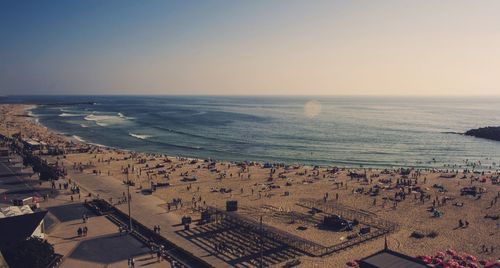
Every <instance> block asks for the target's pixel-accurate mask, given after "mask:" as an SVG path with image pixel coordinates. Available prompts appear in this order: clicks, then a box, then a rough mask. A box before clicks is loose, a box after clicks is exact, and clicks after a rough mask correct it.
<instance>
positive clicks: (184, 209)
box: [0, 104, 500, 267]
mask: <svg viewBox="0 0 500 268" xmlns="http://www.w3.org/2000/svg"><path fill="white" fill-rule="evenodd" d="M33 108H34V107H33V106H30V105H21V104H19V105H11V104H4V105H0V134H2V135H4V136H7V137H12V136H13V135H15V134H16V133H20V137H21V138H22V139H23V140H30V141H33V142H34V143H37V144H38V145H41V146H42V147H44V148H57V149H58V150H61V151H63V152H64V153H63V154H60V155H53V156H51V155H49V154H46V155H43V156H42V158H43V159H45V160H47V161H48V162H49V163H53V164H54V165H55V166H58V167H59V168H61V169H63V170H64V171H65V173H66V175H65V177H67V178H75V181H76V182H77V183H82V184H85V183H87V184H88V185H89V186H92V187H95V189H98V188H99V184H98V183H96V182H98V181H102V183H103V184H104V183H106V182H108V181H115V182H116V183H118V184H119V183H122V184H123V182H124V181H126V180H128V181H131V182H132V183H133V187H132V188H133V191H134V192H135V193H136V194H137V195H152V196H153V197H154V198H156V199H155V200H160V201H159V202H158V203H155V204H151V206H155V207H159V208H161V210H162V211H164V213H166V214H167V215H168V219H169V220H170V221H171V222H170V223H171V224H170V225H171V226H168V227H169V228H172V230H175V231H176V232H172V235H174V234H175V233H176V234H182V231H181V230H182V226H181V227H179V226H177V227H173V226H172V225H176V224H179V223H180V222H181V219H182V217H184V216H190V217H192V219H193V220H198V219H199V218H200V211H201V210H203V208H206V207H214V208H217V209H221V210H225V209H226V201H230V200H234V201H237V202H238V211H237V213H238V215H241V216H242V217H246V218H249V219H252V220H255V221H258V220H259V219H260V217H262V221H263V223H264V224H265V225H267V226H271V227H273V228H277V229H279V230H282V231H285V232H287V233H290V234H292V235H294V236H297V237H299V238H301V239H306V240H310V241H314V242H315V243H317V244H319V245H322V246H325V247H328V246H331V245H335V244H337V243H341V242H343V241H346V240H348V237H349V236H350V235H352V234H355V233H357V232H359V228H361V227H363V225H362V224H361V225H359V226H358V227H356V228H354V230H351V231H344V232H334V231H331V230H325V229H321V228H318V222H321V221H322V214H317V215H314V214H311V213H310V209H311V208H307V207H306V206H304V205H303V204H306V203H307V202H308V201H310V200H315V201H319V202H320V203H323V204H341V205H342V206H345V207H347V208H352V209H355V210H357V211H360V212H363V213H367V215H371V217H374V218H377V219H381V220H384V221H387V222H390V223H391V224H393V225H394V227H395V228H394V230H391V231H390V232H388V233H387V234H386V235H384V236H380V237H377V238H374V239H371V240H369V241H366V242H363V243H359V244H357V245H355V246H353V247H349V248H347V249H345V250H341V251H338V252H334V253H331V254H328V255H326V256H324V257H321V258H313V257H309V256H303V255H299V256H297V258H298V259H299V260H301V262H302V263H301V265H302V266H301V267H311V266H313V265H318V266H319V267H342V266H344V265H345V264H346V263H347V262H348V261H351V260H357V259H361V258H363V257H365V256H367V255H370V254H372V253H375V252H377V251H380V250H381V249H383V247H384V238H383V237H386V238H387V244H388V246H389V248H390V249H392V250H395V251H398V252H402V253H404V254H408V255H410V256H419V255H433V254H435V253H436V252H438V251H445V250H447V249H454V250H456V251H458V252H465V253H468V254H473V255H475V256H478V257H480V258H482V259H493V260H496V259H498V257H499V256H500V240H499V239H498V237H499V232H500V229H499V228H498V224H499V220H498V215H499V214H500V204H497V199H499V195H500V185H499V184H494V183H493V182H494V181H495V178H496V180H498V175H499V172H498V170H497V169H495V167H493V168H491V169H488V168H487V167H484V166H482V169H481V171H477V172H474V171H473V170H472V169H473V167H474V166H475V165H476V163H475V162H474V163H472V162H471V163H470V165H463V164H462V165H461V167H462V168H460V169H458V168H454V166H450V168H449V169H448V168H432V169H430V168H427V169H423V168H422V169H411V168H409V167H405V168H398V169H376V168H354V167H341V166H339V167H333V166H324V165H322V166H314V165H299V164H296V165H285V164H273V163H262V162H251V161H247V162H242V161H233V162H231V161H217V160H210V159H196V158H192V157H190V158H187V157H179V156H175V155H162V154H154V153H144V152H136V151H130V150H122V149H116V148H110V147H106V146H102V145H101V146H99V145H93V144H87V143H85V142H83V141H84V140H83V139H81V138H78V137H68V136H65V135H62V134H58V133H55V132H54V131H51V130H50V129H48V128H47V127H45V126H43V125H41V124H40V123H38V122H36V121H35V120H34V118H33V117H31V116H29V114H28V113H29V111H30V110H31V109H33ZM135 135H136V136H137V134H135ZM136 138H147V137H145V136H140V137H136ZM381 157H383V156H381ZM488 160H491V159H485V160H484V161H485V162H486V161H488ZM459 164H460V163H457V167H458V165H459ZM406 168H409V169H406ZM464 169H465V170H464ZM89 176H92V177H93V179H92V180H90V179H86V178H88V177H89ZM76 178H80V179H76ZM79 180H80V181H81V182H80V181H79ZM464 187H476V188H475V189H480V190H478V191H479V192H480V193H478V194H475V195H474V196H473V195H468V194H465V195H462V193H461V190H462V189H463V188H464ZM375 192H376V193H375ZM101 194H102V197H103V198H106V199H107V200H109V201H110V202H111V203H117V202H119V201H120V199H121V198H123V197H124V195H125V194H124V193H123V194H122V193H121V192H119V191H108V192H102V193H101ZM174 199H175V200H174ZM300 204H302V205H300ZM142 205H144V206H147V202H144V203H143V204H142ZM122 206H123V205H122ZM430 208H434V210H436V211H437V212H436V213H435V212H434V211H433V212H431V211H429V210H430ZM491 215H493V216H495V215H496V216H497V218H496V219H492V218H490V217H485V216H491ZM141 216H142V217H148V215H147V214H145V215H141ZM138 220H141V219H138ZM459 222H467V226H459ZM167 225H168V224H167ZM192 228H193V229H194V230H196V228H195V227H194V226H193V227H192ZM415 231H417V232H419V233H423V234H425V235H428V234H430V233H433V234H435V236H434V235H433V236H434V237H432V236H425V237H423V238H414V237H411V234H412V233H413V232H415ZM175 239H177V240H179V241H180V240H183V238H182V235H179V237H176V238H175ZM184 244H185V245H187V247H192V248H196V247H199V246H197V245H196V244H195V243H189V241H186V242H185V243H184ZM213 246H214V245H210V244H209V245H207V247H208V248H210V247H213ZM483 246H484V247H483ZM485 247H486V248H487V249H488V251H487V252H486V251H485V250H484V248H485ZM491 249H493V252H491ZM205 250H207V249H205ZM228 251H229V253H227V254H221V255H224V256H222V257H220V259H222V260H224V261H225V262H227V263H230V262H231V260H233V259H238V258H237V257H236V254H233V253H231V250H228ZM242 263H246V262H244V261H242ZM276 265H278V263H277V264H276Z"/></svg>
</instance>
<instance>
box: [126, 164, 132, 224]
mask: <svg viewBox="0 0 500 268" xmlns="http://www.w3.org/2000/svg"><path fill="white" fill-rule="evenodd" d="M127 195H128V196H127V201H128V230H129V231H130V232H132V215H131V213H130V180H129V178H128V169H127Z"/></svg>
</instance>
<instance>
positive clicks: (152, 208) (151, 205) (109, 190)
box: [65, 162, 231, 268]
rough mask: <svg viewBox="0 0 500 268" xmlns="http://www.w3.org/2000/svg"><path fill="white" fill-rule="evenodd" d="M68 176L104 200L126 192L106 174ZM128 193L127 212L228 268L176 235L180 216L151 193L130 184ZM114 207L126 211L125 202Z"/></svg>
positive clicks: (116, 197) (167, 237) (125, 188)
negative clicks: (129, 207)
mask: <svg viewBox="0 0 500 268" xmlns="http://www.w3.org/2000/svg"><path fill="white" fill-rule="evenodd" d="M65 164H66V165H67V166H71V163H68V162H67V163H65ZM68 178H71V179H72V180H74V181H75V182H76V183H77V184H78V185H80V186H81V187H82V188H84V189H85V190H86V191H89V192H91V193H93V194H99V197H101V198H104V199H109V198H110V197H112V198H113V199H114V200H117V199H118V198H119V197H122V196H123V193H124V192H125V193H126V192H127V187H126V185H125V184H123V183H122V182H121V181H120V180H117V179H115V178H113V177H110V176H103V175H100V176H97V175H94V174H89V173H85V172H84V173H79V172H73V171H71V170H70V171H68ZM130 193H131V196H132V199H131V200H132V202H131V211H132V217H133V218H134V219H136V220H137V221H139V222H140V223H141V224H143V225H145V226H147V227H149V228H151V229H153V226H154V225H160V226H161V234H162V236H163V237H165V238H166V239H168V240H170V241H172V242H173V243H175V244H176V245H177V246H179V247H181V248H183V249H185V250H187V251H189V252H191V253H192V254H194V255H195V256H197V257H199V258H201V259H202V260H204V261H206V262H207V263H209V264H211V265H212V266H214V267H218V268H219V267H231V266H230V265H229V264H228V263H226V262H224V261H222V260H221V259H219V258H218V257H217V256H215V255H213V254H212V253H211V252H208V251H206V250H204V249H203V248H200V247H198V246H196V245H195V244H193V243H191V242H189V241H187V240H186V239H185V238H182V237H181V236H180V235H178V234H177V233H176V231H180V230H182V229H183V226H182V225H180V223H181V218H180V217H179V216H176V215H175V214H173V213H168V212H167V210H166V208H165V202H164V201H163V200H161V199H160V198H158V197H156V196H154V195H144V194H142V193H141V192H140V191H138V190H136V189H135V188H134V187H131V188H130ZM82 198H83V197H82ZM117 208H118V209H120V210H121V211H123V212H124V213H128V205H127V204H126V203H124V204H121V205H118V206H117Z"/></svg>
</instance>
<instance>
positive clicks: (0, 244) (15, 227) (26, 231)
mask: <svg viewBox="0 0 500 268" xmlns="http://www.w3.org/2000/svg"><path fill="white" fill-rule="evenodd" d="M45 214H47V211H38V212H34V213H30V214H24V215H19V216H12V217H5V218H0V250H3V249H4V248H6V247H9V246H11V245H13V244H15V243H17V242H19V241H22V240H25V239H26V238H28V237H30V236H31V235H32V234H33V232H34V231H35V230H36V228H37V227H38V225H39V224H40V222H41V221H42V220H43V218H44V217H45Z"/></svg>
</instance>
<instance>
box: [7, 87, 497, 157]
mask: <svg viewBox="0 0 500 268" xmlns="http://www.w3.org/2000/svg"><path fill="white" fill-rule="evenodd" d="M312 100H315V101H317V103H319V104H320V105H321V111H320V112H319V114H317V115H316V116H311V115H310V114H307V113H306V112H305V110H304V105H305V104H306V103H307V102H308V101H312ZM0 101H3V102H6V101H9V102H36V103H51V104H54V103H70V102H88V101H90V102H94V103H95V104H93V105H92V104H58V105H46V106H44V105H40V106H38V108H36V109H34V110H33V111H32V112H33V114H35V115H36V116H37V117H38V118H39V121H40V122H41V123H42V124H44V125H46V126H47V127H49V128H51V129H53V130H55V131H58V132H61V133H65V134H67V135H69V136H73V135H75V136H78V137H80V138H81V139H83V140H85V141H87V142H91V143H96V144H102V145H106V146H112V147H117V148H123V149H130V150H137V151H143V152H157V153H164V154H167V155H179V156H188V157H197V158H213V159H220V160H234V161H242V160H251V161H262V162H267V161H269V162H283V163H288V164H291V163H303V164H317V165H337V166H360V165H362V166H365V167H396V166H415V167H443V166H444V165H447V164H463V163H464V161H465V160H466V159H469V160H470V161H481V162H482V163H483V164H484V165H492V163H499V162H500V142H495V141H489V140H485V139H479V138H473V137H466V136H462V135H457V134H450V133H447V132H464V131H466V130H468V129H470V128H477V127H482V126H499V125H500V99H499V98H396V97H391V98H375V97H219V96H217V97H215V96H213V97H208V96H207V97H187V96H183V97H180V96H175V97H174V96H168V97H167V96H99V97H89V96H71V97H68V96H58V97H55V96H49V97H47V96H46V97H8V98H6V99H3V100H0Z"/></svg>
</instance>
